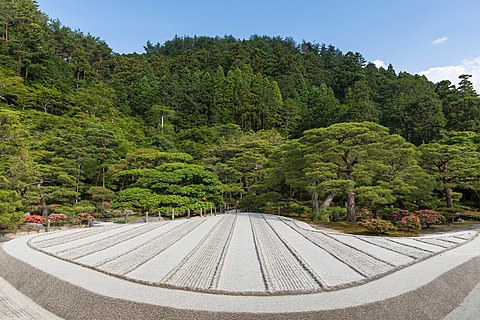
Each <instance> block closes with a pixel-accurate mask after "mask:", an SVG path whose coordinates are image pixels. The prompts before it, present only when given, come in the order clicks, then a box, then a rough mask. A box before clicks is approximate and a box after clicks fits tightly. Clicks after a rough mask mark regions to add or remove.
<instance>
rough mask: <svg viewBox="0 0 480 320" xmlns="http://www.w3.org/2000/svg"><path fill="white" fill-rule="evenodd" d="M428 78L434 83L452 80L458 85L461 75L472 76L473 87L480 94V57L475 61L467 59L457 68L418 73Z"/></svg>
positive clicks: (435, 69)
mask: <svg viewBox="0 0 480 320" xmlns="http://www.w3.org/2000/svg"><path fill="white" fill-rule="evenodd" d="M418 74H419V75H424V76H426V77H427V78H428V79H429V80H431V81H433V82H440V81H442V80H450V81H451V82H452V83H453V84H455V85H457V84H458V80H459V79H458V76H459V75H461V74H471V75H472V77H471V78H470V81H471V82H472V83H473V87H474V88H475V90H476V91H477V92H479V93H480V57H476V58H474V59H465V60H463V61H462V63H461V64H459V65H456V66H444V67H435V68H430V69H428V70H425V71H421V72H419V73H418Z"/></svg>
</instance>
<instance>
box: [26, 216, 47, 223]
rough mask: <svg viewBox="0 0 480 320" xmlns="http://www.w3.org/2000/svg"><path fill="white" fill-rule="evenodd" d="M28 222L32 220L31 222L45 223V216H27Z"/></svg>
mask: <svg viewBox="0 0 480 320" xmlns="http://www.w3.org/2000/svg"><path fill="white" fill-rule="evenodd" d="M25 221H26V222H31V223H40V224H45V218H44V217H43V216H37V215H33V216H26V217H25Z"/></svg>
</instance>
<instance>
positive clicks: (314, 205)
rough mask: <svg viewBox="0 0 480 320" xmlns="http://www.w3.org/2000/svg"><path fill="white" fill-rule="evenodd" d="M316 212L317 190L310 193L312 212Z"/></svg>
mask: <svg viewBox="0 0 480 320" xmlns="http://www.w3.org/2000/svg"><path fill="white" fill-rule="evenodd" d="M317 212H318V192H313V193H312V213H317Z"/></svg>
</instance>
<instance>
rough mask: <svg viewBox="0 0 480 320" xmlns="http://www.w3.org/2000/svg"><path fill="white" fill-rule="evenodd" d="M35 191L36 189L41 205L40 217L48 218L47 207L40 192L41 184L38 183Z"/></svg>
mask: <svg viewBox="0 0 480 320" xmlns="http://www.w3.org/2000/svg"><path fill="white" fill-rule="evenodd" d="M37 189H38V194H39V195H40V203H41V204H42V215H43V216H44V217H47V216H48V207H47V202H46V201H45V197H44V195H43V191H42V183H41V182H39V183H38V184H37Z"/></svg>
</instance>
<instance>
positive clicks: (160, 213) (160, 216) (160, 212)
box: [158, 211, 162, 221]
mask: <svg viewBox="0 0 480 320" xmlns="http://www.w3.org/2000/svg"><path fill="white" fill-rule="evenodd" d="M158 220H159V221H160V220H162V211H158Z"/></svg>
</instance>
